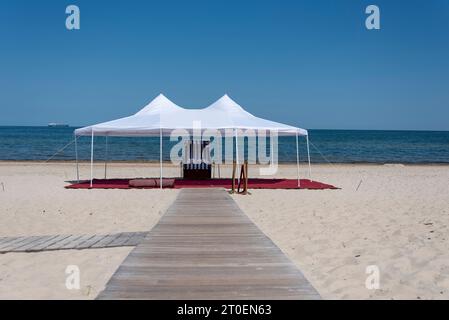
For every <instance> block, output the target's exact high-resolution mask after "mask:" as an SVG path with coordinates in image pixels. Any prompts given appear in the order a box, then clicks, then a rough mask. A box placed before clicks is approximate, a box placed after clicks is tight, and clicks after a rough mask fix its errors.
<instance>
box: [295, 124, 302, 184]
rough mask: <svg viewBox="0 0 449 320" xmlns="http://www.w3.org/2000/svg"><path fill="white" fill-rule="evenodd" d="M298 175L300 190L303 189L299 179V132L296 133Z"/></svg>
mask: <svg viewBox="0 0 449 320" xmlns="http://www.w3.org/2000/svg"><path fill="white" fill-rule="evenodd" d="M296 173H297V175H298V188H300V187H301V180H300V179H299V142H298V132H296Z"/></svg>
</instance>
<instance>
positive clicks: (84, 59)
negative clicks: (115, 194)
mask: <svg viewBox="0 0 449 320" xmlns="http://www.w3.org/2000/svg"><path fill="white" fill-rule="evenodd" d="M69 4H76V5H78V6H79V8H80V10H81V30H77V31H68V30H67V29H66V28H65V19H66V16H67V15H66V14H65V8H66V6H67V5H69ZM369 4H376V5H378V6H379V7H380V10H381V30H371V31H369V30H367V29H366V28H365V18H366V16H367V15H366V14H365V8H366V6H367V5H369ZM161 92H162V93H164V94H165V95H166V96H168V97H169V98H170V99H172V100H173V101H174V102H175V103H177V104H179V105H181V106H185V107H192V108H200V107H205V106H207V105H209V104H210V103H212V102H213V101H215V100H216V99H218V98H219V97H220V96H222V95H223V94H224V93H227V94H229V95H230V96H231V97H232V98H234V99H235V100H236V101H237V102H239V103H240V104H241V105H242V106H243V107H244V108H246V109H247V110H248V111H250V112H251V113H253V114H255V115H257V116H261V117H265V118H269V119H272V120H276V121H281V122H285V123H288V124H292V125H297V126H301V127H304V128H329V129H332V128H337V129H422V130H425V129H432V130H449V1H447V0H433V1H425V0H422V1H414V0H407V1H405V0H388V1H378V0H372V1H356V0H340V1H336V0H329V1H323V0H318V1H317V0H313V1H312V0H308V1H300V0H296V1H279V0H278V1H264V0H257V1H256V0H247V1H242V0H236V1H230V0H226V1H224V0H190V1H186V0H183V1H167V0H163V1H151V0H150V1H132V0H128V1H116V0H114V1H113V0H111V1H101V0H87V1H85V0H70V1H53V0H45V1H34V0H30V1H22V0H1V1H0V125H46V124H47V123H49V122H64V123H69V124H70V125H74V126H76V125H88V124H92V123H96V122H101V121H107V120H112V119H114V118H118V117H122V116H127V115H130V114H132V113H134V112H136V111H138V110H139V109H140V108H141V107H143V106H144V105H145V104H146V103H148V102H149V101H150V100H151V99H152V98H154V97H155V96H156V95H158V94H159V93H161Z"/></svg>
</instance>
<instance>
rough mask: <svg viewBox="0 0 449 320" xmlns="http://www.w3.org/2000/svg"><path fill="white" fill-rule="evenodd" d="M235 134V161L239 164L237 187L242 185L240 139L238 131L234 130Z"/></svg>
mask: <svg viewBox="0 0 449 320" xmlns="http://www.w3.org/2000/svg"><path fill="white" fill-rule="evenodd" d="M234 132H235V160H236V164H237V185H238V184H240V169H239V137H238V133H237V129H234Z"/></svg>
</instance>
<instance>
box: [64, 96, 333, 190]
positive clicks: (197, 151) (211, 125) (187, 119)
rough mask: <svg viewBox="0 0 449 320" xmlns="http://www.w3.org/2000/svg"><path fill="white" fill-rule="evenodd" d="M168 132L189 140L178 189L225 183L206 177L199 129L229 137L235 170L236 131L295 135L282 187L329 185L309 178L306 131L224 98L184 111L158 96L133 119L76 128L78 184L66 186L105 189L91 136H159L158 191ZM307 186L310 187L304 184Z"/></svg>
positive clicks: (207, 165) (209, 165)
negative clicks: (84, 147)
mask: <svg viewBox="0 0 449 320" xmlns="http://www.w3.org/2000/svg"><path fill="white" fill-rule="evenodd" d="M173 130H178V131H180V132H184V133H185V134H187V135H188V136H189V138H188V140H186V141H187V142H186V143H185V144H184V147H183V158H182V159H183V160H182V163H181V178H180V179H177V185H178V186H185V185H189V183H188V181H192V180H213V182H210V183H208V185H218V186H229V185H230V181H229V179H226V180H225V181H221V180H224V179H211V178H212V177H211V170H212V166H213V161H212V162H211V159H210V158H208V157H209V156H207V155H210V153H209V152H208V150H207V148H209V147H210V141H207V140H206V141H203V140H198V139H195V134H196V133H198V130H200V132H202V130H215V131H217V132H219V133H220V135H221V137H224V138H226V137H230V136H232V139H233V141H235V153H236V154H235V159H236V160H235V162H236V163H237V168H239V165H241V164H242V163H240V164H239V159H240V158H241V156H242V155H240V157H239V154H238V151H239V147H238V141H239V136H238V135H239V132H241V131H245V130H253V131H254V132H258V131H264V132H266V133H271V132H273V133H275V134H276V135H277V136H294V137H296V165H297V179H295V180H292V179H289V180H290V181H289V183H288V184H287V183H285V186H286V187H285V188H287V189H293V188H294V189H297V188H312V189H324V188H328V187H332V186H329V185H325V184H321V183H319V182H315V181H311V180H310V175H311V168H310V150H309V139H308V132H307V130H305V129H301V128H297V127H293V126H289V125H286V124H282V123H278V122H274V121H270V120H265V119H262V118H259V117H256V116H254V115H252V114H251V113H249V112H247V111H245V110H244V109H243V108H242V107H241V106H240V105H239V104H237V103H236V102H235V101H233V100H232V99H231V98H230V97H229V96H227V95H224V96H223V97H222V98H220V99H219V100H217V101H216V102H214V103H213V104H211V105H210V106H208V107H206V108H204V109H186V108H182V107H180V106H178V105H176V104H175V103H173V102H172V101H170V100H169V99H168V98H166V97H165V96H164V95H162V94H161V95H159V96H158V97H156V98H155V99H154V100H153V101H151V102H150V103H149V104H148V105H146V106H145V107H144V108H143V109H141V110H140V111H138V112H137V113H136V114H134V115H131V116H128V117H124V118H120V119H117V120H112V121H108V122H104V123H99V124H95V125H91V126H87V127H84V128H80V129H76V130H75V133H74V134H75V153H76V172H77V181H78V185H72V186H69V188H71V187H73V188H96V187H99V188H101V187H104V188H107V183H106V182H105V181H99V180H98V179H94V176H93V161H94V152H93V151H94V137H97V136H105V137H106V138H107V137H159V143H160V150H159V152H160V175H159V177H158V178H157V179H159V183H157V186H158V187H160V188H162V187H163V162H162V151H163V150H162V138H163V137H167V136H170V135H171V133H172V132H173ZM79 136H89V137H91V150H90V151H91V157H90V164H91V166H90V169H91V170H90V179H89V180H86V181H84V182H83V183H81V182H80V176H79V166H78V148H77V138H78V137H79ZM299 137H305V139H306V144H307V161H308V170H309V179H300V176H299V173H300V171H299V149H298V144H299V142H298V139H299ZM270 140H272V139H270ZM106 141H107V139H106ZM205 151H206V152H205ZM204 154H205V155H206V156H205V157H204V156H203V155H204ZM241 162H243V161H241ZM238 177H239V175H237V179H238ZM218 180H220V181H218ZM253 180H254V181H253V182H254V184H253V186H254V187H255V188H257V186H263V185H264V183H265V182H266V181H262V182H261V180H264V179H253ZM256 180H257V181H256ZM283 180H287V179H283ZM292 181H294V183H292ZM120 183H121V182H120ZM120 183H118V182H117V183H116V184H117V185H119V184H120ZM233 183H234V181H232V184H233ZM307 183H308V184H309V185H306V184H307ZM194 185H195V186H201V183H199V182H198V183H196V184H194ZM175 187H176V186H175Z"/></svg>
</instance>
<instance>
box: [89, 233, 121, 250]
mask: <svg viewBox="0 0 449 320" xmlns="http://www.w3.org/2000/svg"><path fill="white" fill-rule="evenodd" d="M120 235H121V234H120V233H115V234H108V235H106V236H105V237H104V238H103V239H101V240H100V241H98V242H97V243H95V244H94V245H92V246H91V248H106V246H107V245H108V244H110V243H111V242H112V241H114V240H115V239H117V238H118V237H120Z"/></svg>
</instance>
